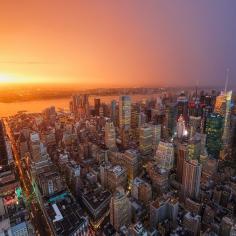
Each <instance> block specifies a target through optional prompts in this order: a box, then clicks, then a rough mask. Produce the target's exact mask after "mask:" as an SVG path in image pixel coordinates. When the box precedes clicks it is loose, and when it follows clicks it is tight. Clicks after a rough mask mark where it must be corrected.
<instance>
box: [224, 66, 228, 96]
mask: <svg viewBox="0 0 236 236" xmlns="http://www.w3.org/2000/svg"><path fill="white" fill-rule="evenodd" d="M228 83H229V68H227V69H226V79H225V93H226V92H227V89H228Z"/></svg>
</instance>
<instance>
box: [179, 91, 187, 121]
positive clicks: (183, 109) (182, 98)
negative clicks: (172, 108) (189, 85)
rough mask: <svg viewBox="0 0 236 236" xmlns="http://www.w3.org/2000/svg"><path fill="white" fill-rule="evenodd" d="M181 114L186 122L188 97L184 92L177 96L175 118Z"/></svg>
mask: <svg viewBox="0 0 236 236" xmlns="http://www.w3.org/2000/svg"><path fill="white" fill-rule="evenodd" d="M181 115H182V116H183V117H184V120H185V121H186V122H188V98H187V97H186V95H185V94H184V92H182V93H181V94H180V95H179V97H178V98H177V119H178V118H179V117H180V116H181Z"/></svg>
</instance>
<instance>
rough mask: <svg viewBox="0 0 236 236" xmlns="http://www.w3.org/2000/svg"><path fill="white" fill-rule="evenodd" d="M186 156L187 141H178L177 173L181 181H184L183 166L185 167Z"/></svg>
mask: <svg viewBox="0 0 236 236" xmlns="http://www.w3.org/2000/svg"><path fill="white" fill-rule="evenodd" d="M186 158H187V143H178V144H177V163H176V165H177V167H176V174H177V179H178V181H179V182H180V183H182V178H183V168H184V162H185V159H186Z"/></svg>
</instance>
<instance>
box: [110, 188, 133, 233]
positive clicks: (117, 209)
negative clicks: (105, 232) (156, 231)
mask: <svg viewBox="0 0 236 236" xmlns="http://www.w3.org/2000/svg"><path fill="white" fill-rule="evenodd" d="M110 222H111V224H112V225H113V226H114V228H115V229H116V230H117V231H119V229H120V228H121V227H122V226H129V224H130V222H131V204H130V201H129V199H128V197H127V196H126V194H125V191H124V189H122V188H117V190H116V192H115V193H114V195H113V197H112V198H111V202H110Z"/></svg>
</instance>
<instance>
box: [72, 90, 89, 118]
mask: <svg viewBox="0 0 236 236" xmlns="http://www.w3.org/2000/svg"><path fill="white" fill-rule="evenodd" d="M88 98H89V95H88V94H81V95H78V94H75V95H73V96H72V104H71V108H72V111H73V113H74V114H75V115H76V116H78V117H84V116H88V115H89V112H90V111H89V101H88Z"/></svg>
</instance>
